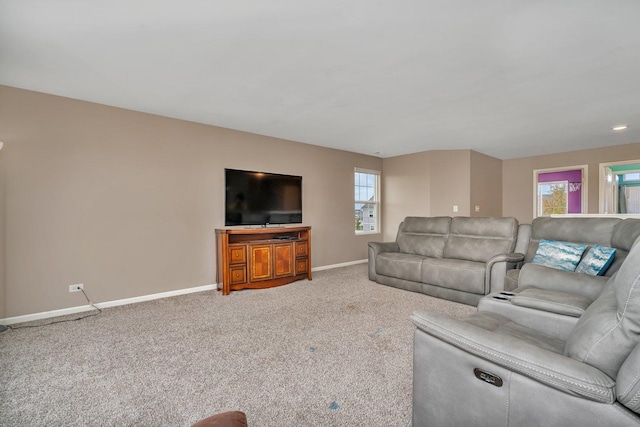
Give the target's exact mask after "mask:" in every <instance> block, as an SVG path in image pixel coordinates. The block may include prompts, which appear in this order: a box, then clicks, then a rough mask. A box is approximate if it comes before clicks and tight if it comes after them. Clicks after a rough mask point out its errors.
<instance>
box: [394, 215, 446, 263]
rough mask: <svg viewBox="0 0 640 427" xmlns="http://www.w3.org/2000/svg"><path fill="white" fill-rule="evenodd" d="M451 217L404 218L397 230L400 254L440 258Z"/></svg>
mask: <svg viewBox="0 0 640 427" xmlns="http://www.w3.org/2000/svg"><path fill="white" fill-rule="evenodd" d="M450 224H451V217H449V216H440V217H410V216H408V217H406V218H405V219H404V221H403V222H402V223H401V224H400V227H399V228H398V236H397V237H396V242H397V243H398V247H399V249H400V252H404V253H408V254H414V255H422V256H428V257H431V258H442V257H443V252H444V244H445V242H446V241H447V237H448V236H449V225H450Z"/></svg>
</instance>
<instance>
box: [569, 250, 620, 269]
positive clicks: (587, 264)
mask: <svg viewBox="0 0 640 427" xmlns="http://www.w3.org/2000/svg"><path fill="white" fill-rule="evenodd" d="M615 257H616V250H615V248H608V247H606V246H600V245H593V246H592V247H591V249H589V252H587V255H586V256H585V257H584V258H583V259H582V261H580V264H578V267H577V268H576V272H577V273H585V274H590V275H592V276H602V275H603V274H604V272H605V271H607V268H609V266H610V265H611V263H612V262H613V259H614V258H615Z"/></svg>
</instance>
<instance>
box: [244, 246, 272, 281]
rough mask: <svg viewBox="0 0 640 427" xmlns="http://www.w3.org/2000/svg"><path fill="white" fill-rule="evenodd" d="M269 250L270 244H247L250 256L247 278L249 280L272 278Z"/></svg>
mask: <svg viewBox="0 0 640 427" xmlns="http://www.w3.org/2000/svg"><path fill="white" fill-rule="evenodd" d="M271 251H272V246H271V245H251V246H249V252H250V257H251V258H250V260H249V266H250V267H249V279H250V281H251V282H257V281H260V280H269V279H272V278H273V270H272V268H271V266H272V265H273V263H272V259H271Z"/></svg>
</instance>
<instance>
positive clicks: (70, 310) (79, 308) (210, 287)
mask: <svg viewBox="0 0 640 427" xmlns="http://www.w3.org/2000/svg"><path fill="white" fill-rule="evenodd" d="M366 262H367V260H366V259H361V260H357V261H349V262H343V263H340V264H331V265H324V266H322V267H315V268H312V269H311V271H312V272H313V271H322V270H331V269H333V268H340V267H348V266H350V265H356V264H364V263H366ZM217 287H218V285H215V284H213V285H204V286H196V287H194V288H187V289H179V290H177V291H169V292H160V293H157V294H150V295H142V296H139V297H133V298H125V299H119V300H115V301H107V302H99V303H96V307H98V308H100V309H103V308H109V307H117V306H120V305H127V304H135V303H137V302H144V301H152V300H154V299H160V298H169V297H175V296H178V295H186V294H192V293H194V292H203V291H210V290H213V289H217ZM91 310H93V307H91V306H90V305H80V306H77V307H69V308H62V309H60V310H52V311H43V312H41V313H34V314H25V315H23V316H15V317H7V318H6V319H0V325H13V324H14V323H23V322H32V321H34V320H42V319H48V318H50V317H58V316H66V315H68V314H76V313H83V312H85V311H91Z"/></svg>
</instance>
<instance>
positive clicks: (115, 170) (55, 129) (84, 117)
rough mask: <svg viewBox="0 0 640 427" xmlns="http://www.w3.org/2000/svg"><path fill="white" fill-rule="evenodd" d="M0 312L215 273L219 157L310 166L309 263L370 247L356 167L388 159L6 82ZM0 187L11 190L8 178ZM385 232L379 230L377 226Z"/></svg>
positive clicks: (276, 167) (300, 169)
mask: <svg viewBox="0 0 640 427" xmlns="http://www.w3.org/2000/svg"><path fill="white" fill-rule="evenodd" d="M0 99H2V103H0V141H4V142H5V147H4V149H3V150H2V152H0V153H1V154H0V178H3V181H2V183H3V185H0V201H1V202H2V209H1V210H0V215H1V216H0V221H2V222H1V224H2V227H1V229H2V232H0V238H3V242H1V243H4V244H1V245H0V247H4V248H5V251H4V256H3V257H2V259H3V261H4V267H5V268H4V270H3V274H2V277H3V283H1V284H2V285H3V289H0V291H2V292H0V295H3V296H4V300H3V303H2V307H0V310H2V311H0V318H2V317H13V316H18V315H23V314H30V313H38V312H43V311H48V310H54V309H60V308H66V307H73V306H78V305H83V304H85V303H86V302H85V300H84V299H83V296H82V294H81V293H80V294H79V293H73V294H70V293H69V292H68V285H70V284H74V283H84V285H85V290H86V291H87V293H88V294H89V295H90V296H91V298H92V299H93V301H98V302H100V301H112V300H117V299H123V298H129V297H135V296H141V295H148V294H152V293H158V292H165V291H171V290H177V289H183V288H190V287H194V286H200V285H207V284H211V283H214V282H215V262H214V257H215V245H214V229H215V228H217V227H221V226H223V225H224V210H223V209H224V206H223V205H224V168H239V169H250V170H261V171H269V172H277V173H284V174H295V175H302V176H303V214H304V217H303V221H304V223H305V224H307V225H311V226H312V236H313V237H312V255H313V260H312V264H313V266H314V267H318V266H326V265H332V264H337V263H343V262H349V261H354V260H361V259H365V258H366V256H367V241H369V240H375V238H376V236H375V235H365V236H355V234H354V230H353V170H354V167H361V168H368V169H376V170H381V169H382V160H381V159H379V158H375V157H372V156H364V155H359V154H354V153H349V152H345V151H339V150H332V149H328V148H322V147H317V146H312V145H307V144H301V143H296V142H291V141H284V140H280V139H276V138H269V137H264V136H259V135H254V134H248V133H244V132H238V131H232V130H227V129H222V128H216V127H212V126H205V125H200V124H196V123H191V122H186V121H181V120H174V119H168V118H164V117H159V116H154V115H149V114H143V113H138V112H134V111H129V110H123V109H118V108H111V107H106V106H102V105H97V104H92V103H88V102H81V101H76V100H71V99H67V98H61V97H56V96H51V95H45V94H41V93H36V92H30V91H25V90H20V89H14V88H9V87H3V86H0ZM3 189H4V190H3ZM377 237H378V238H379V237H380V236H377Z"/></svg>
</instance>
